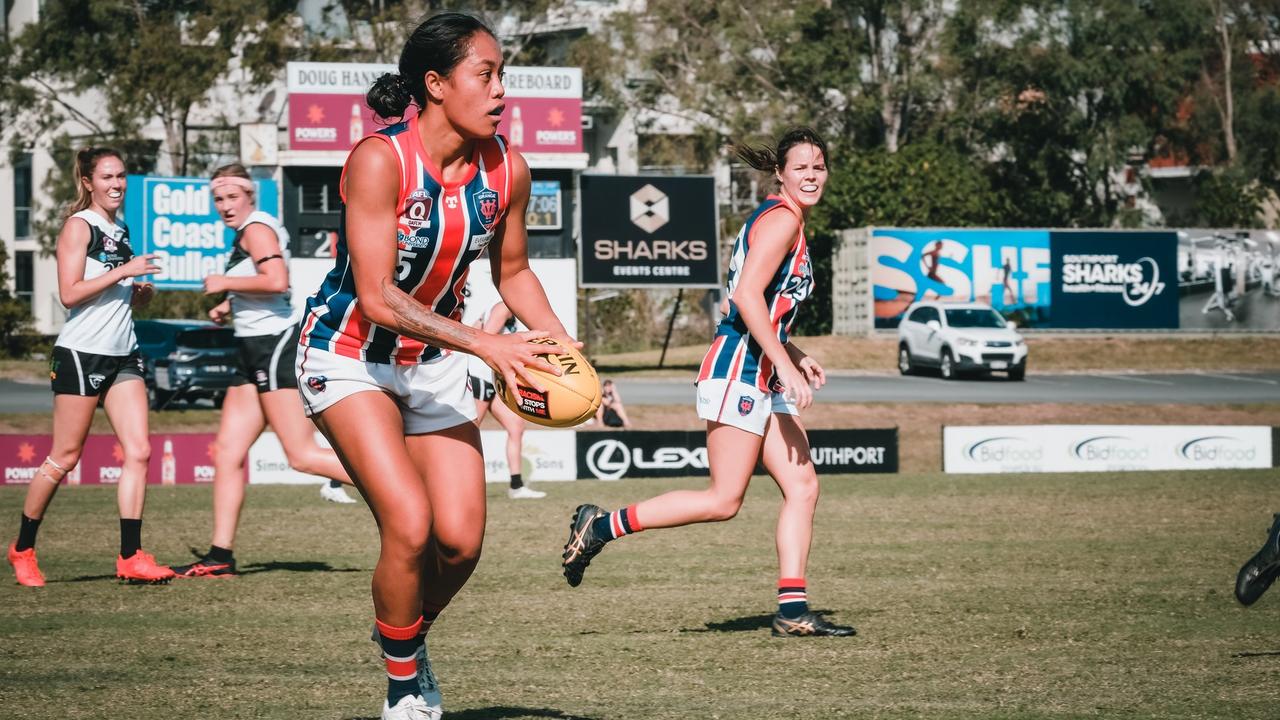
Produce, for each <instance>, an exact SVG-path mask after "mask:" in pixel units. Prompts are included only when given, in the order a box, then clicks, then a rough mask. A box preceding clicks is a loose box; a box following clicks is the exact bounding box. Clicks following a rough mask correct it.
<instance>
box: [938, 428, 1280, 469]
mask: <svg viewBox="0 0 1280 720" xmlns="http://www.w3.org/2000/svg"><path fill="white" fill-rule="evenodd" d="M942 456H943V470H944V471H945V472H948V473H1008V472H1019V473H1022V472H1100V471H1118V470H1208V469H1218V468H1269V467H1271V466H1272V457H1271V428H1270V427H1266V426H1247V425H1228V426H1199V425H1012V426H986V427H950V426H948V427H944V428H943V429H942Z"/></svg>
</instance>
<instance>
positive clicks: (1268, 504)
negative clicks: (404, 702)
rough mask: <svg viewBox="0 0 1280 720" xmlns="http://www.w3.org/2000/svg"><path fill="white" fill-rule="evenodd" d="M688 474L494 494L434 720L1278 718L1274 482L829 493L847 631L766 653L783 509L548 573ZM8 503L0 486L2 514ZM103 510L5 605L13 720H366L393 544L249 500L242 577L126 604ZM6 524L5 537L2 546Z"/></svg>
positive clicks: (831, 489)
mask: <svg viewBox="0 0 1280 720" xmlns="http://www.w3.org/2000/svg"><path fill="white" fill-rule="evenodd" d="M697 484H700V482H699V481H692V480H683V481H679V480H677V481H642V480H634V481H629V482H620V483H597V482H586V481H583V482H578V483H571V484H557V483H549V484H545V485H543V486H542V488H543V489H545V490H548V491H549V492H550V496H549V497H548V498H547V499H546V500H544V501H539V502H524V503H513V502H510V501H508V500H507V499H506V498H505V495H504V494H502V489H501V488H500V487H497V486H493V487H491V488H490V500H491V502H490V518H489V530H488V537H487V546H486V550H485V556H484V558H483V559H482V560H481V564H480V567H479V569H478V571H477V572H476V575H475V576H474V578H473V579H472V581H471V583H470V584H469V585H468V586H467V587H466V588H465V589H464V590H463V592H462V593H461V594H460V595H459V597H458V598H457V600H456V601H455V603H454V605H453V606H452V607H450V608H449V609H448V610H447V611H446V612H445V614H444V615H443V616H442V617H441V620H440V621H439V622H438V623H437V624H436V626H435V628H434V629H433V630H432V634H431V650H432V657H433V658H434V659H435V666H436V669H437V671H438V673H439V675H440V678H441V682H442V685H443V689H444V692H445V700H446V706H447V707H448V708H449V709H450V710H451V712H450V714H449V715H448V716H447V717H450V718H455V719H457V718H464V719H467V720H481V719H490V718H503V719H513V718H578V719H579V720H586V719H591V720H623V719H627V720H630V719H632V718H744V719H754V718H774V717H778V718H843V717H849V718H854V717H857V718H926V717H927V718H936V717H946V718H1083V717H1092V718H1115V717H1125V718H1174V717H1176V718H1194V717H1204V718H1208V717H1215V718H1216V717H1221V718H1264V717H1270V718H1273V717H1275V716H1276V712H1277V710H1276V697H1277V688H1278V687H1280V590H1273V591H1272V593H1271V594H1270V595H1268V596H1266V597H1264V598H1263V599H1262V600H1261V601H1260V602H1259V603H1258V604H1257V605H1256V606H1254V607H1253V608H1249V609H1244V608H1241V607H1239V606H1238V605H1236V603H1235V601H1234V599H1233V597H1232V593H1231V587H1232V581H1233V578H1234V574H1235V571H1236V569H1237V568H1238V567H1239V565H1240V563H1241V562H1243V561H1244V560H1245V559H1246V558H1247V557H1248V556H1249V555H1250V554H1251V553H1252V552H1254V550H1256V549H1257V546H1258V545H1260V544H1261V541H1262V538H1263V532H1264V530H1265V528H1266V527H1267V525H1268V524H1269V522H1270V511H1271V510H1273V509H1280V508H1276V507H1275V505H1276V498H1277V477H1276V473H1275V472H1274V471H1247V472H1244V471H1242V472H1214V473H1136V474H1091V475H1040V476H1024V477H1015V476H993V477H967V476H944V475H937V474H930V475H904V476H871V477H831V478H827V479H825V480H824V489H823V493H824V495H823V500H822V502H821V504H820V507H819V519H818V526H817V536H816V541H815V546H814V550H813V555H812V562H811V570H810V577H809V581H810V597H811V599H812V600H813V602H814V604H815V606H816V607H818V608H821V609H825V610H829V611H831V613H832V615H833V617H834V618H835V619H837V620H840V621H847V622H852V623H853V624H855V625H857V626H858V628H859V635H858V637H856V638H853V639H849V640H839V639H832V640H827V639H823V640H791V639H788V640H779V639H774V638H772V637H770V636H769V633H768V631H767V629H766V623H767V620H768V616H769V613H770V612H771V611H772V608H773V603H774V596H773V594H774V587H773V586H774V580H775V572H776V570H775V566H774V558H773V540H772V526H773V522H774V519H775V516H776V512H777V505H778V501H777V493H776V490H774V489H773V488H772V487H771V484H770V483H769V482H768V481H767V479H757V481H756V482H755V483H754V485H753V487H752V489H751V491H750V493H749V495H748V498H747V503H746V505H745V506H744V508H743V511H742V513H741V514H740V515H739V516H738V517H737V518H736V519H735V520H733V521H732V522H730V523H728V524H724V525H704V526H697V527H690V528H683V529H679V530H665V531H653V532H646V533H642V534H640V535H637V536H635V537H632V538H627V539H625V540H622V541H620V542H619V543H617V544H616V545H614V546H611V547H609V548H608V549H607V550H606V551H605V552H604V554H602V555H601V556H600V557H599V558H597V560H596V562H595V564H594V565H593V566H592V568H591V569H590V570H589V571H588V573H587V577H586V581H585V582H584V584H583V586H582V587H580V588H577V589H576V590H571V589H569V588H568V587H567V586H566V585H565V584H564V581H563V579H562V578H561V577H560V573H559V552H560V546H561V544H562V543H563V542H564V536H565V534H566V526H567V522H568V516H569V513H570V511H571V509H572V507H573V506H574V505H575V504H576V503H577V502H579V501H585V500H590V501H594V502H598V503H600V504H602V505H605V506H609V507H614V506H618V505H621V504H625V503H627V502H632V501H635V500H639V499H641V498H642V497H644V496H648V495H649V494H652V493H656V492H658V491H662V490H666V489H671V488H675V487H687V486H690V485H697ZM22 492H23V491H22V489H21V488H5V489H3V490H0V518H4V519H6V523H10V521H16V519H17V516H18V511H19V508H20V505H21V502H22ZM209 501H210V491H209V489H208V488H203V487H201V488H191V487H179V488H160V487H156V488H152V489H151V491H150V494H149V497H148V510H147V512H148V520H147V527H146V529H145V536H144V537H145V539H146V541H147V546H148V547H149V548H150V549H151V550H152V551H154V552H156V553H157V555H158V556H159V557H160V559H161V560H166V561H179V560H182V559H183V558H185V557H186V556H187V547H188V546H189V545H190V546H197V547H201V548H203V547H204V546H205V545H206V544H207V542H208V532H209V522H210V518H209ZM114 505H115V503H114V496H113V493H112V491H111V490H110V489H106V488H89V487H82V488H65V489H64V490H63V491H62V493H61V494H60V495H59V496H58V498H57V500H56V502H55V504H54V506H53V508H52V510H51V512H50V514H49V516H48V519H47V520H46V522H45V525H44V527H42V529H41V537H40V545H39V549H40V553H41V558H42V564H43V566H44V569H45V572H46V574H47V575H48V576H49V578H50V580H51V582H50V584H49V585H48V587H46V588H44V589H43V590H28V589H24V588H19V587H17V586H15V585H10V584H7V583H6V584H4V585H0V606H2V607H3V608H4V611H3V613H0V657H2V658H3V661H2V662H0V708H2V710H0V715H2V716H4V717H14V718H20V717H50V718H53V717H56V718H90V717H92V718H99V717H130V718H165V719H166V720H170V719H172V718H302V717H306V718H365V717H376V716H377V710H378V707H379V704H380V702H381V692H382V690H383V687H384V682H385V681H384V680H383V676H382V671H381V666H380V663H379V660H378V654H377V651H376V649H375V648H374V646H373V645H372V644H371V643H370V642H369V640H368V628H369V625H370V622H371V614H372V611H371V605H370V600H369V592H368V587H369V579H370V570H371V568H372V567H373V564H374V560H375V557H376V552H377V535H376V531H375V528H374V525H373V522H372V519H371V518H370V516H369V514H368V512H367V511H365V510H364V509H363V507H361V506H356V507H354V508H353V507H350V506H347V507H339V506H335V505H328V504H322V503H321V502H319V500H318V498H317V497H316V494H315V488H314V487H305V488H298V487H252V488H250V490H249V499H248V503H247V508H246V511H245V518H244V522H243V525H242V528H243V529H242V532H241V535H240V538H239V545H238V548H237V551H238V555H239V558H240V562H241V563H242V569H244V570H246V571H247V572H246V573H245V574H244V575H243V576H242V577H240V578H236V579H233V580H204V581H182V582H175V583H174V584H172V585H170V586H166V587H132V586H120V585H117V584H116V582H115V581H114V580H113V579H111V578H110V577H109V576H110V575H111V573H112V565H111V559H112V557H113V555H114V553H115V539H116V522H115V519H114V515H115V509H114ZM15 524H16V523H10V524H6V525H5V526H4V528H3V529H4V533H5V534H6V535H7V534H8V533H12V532H14V531H15V530H16V528H15V527H14V526H13V525H15Z"/></svg>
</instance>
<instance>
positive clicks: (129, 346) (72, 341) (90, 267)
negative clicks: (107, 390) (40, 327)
mask: <svg viewBox="0 0 1280 720" xmlns="http://www.w3.org/2000/svg"><path fill="white" fill-rule="evenodd" d="M77 220H79V221H82V222H84V223H85V224H87V225H88V226H89V247H88V248H87V250H86V251H85V257H84V279H85V280H92V279H94V278H96V277H100V276H102V275H104V274H105V273H109V272H111V271H112V270H114V269H116V268H118V267H120V266H121V265H124V264H125V263H127V262H129V261H130V260H132V259H133V248H132V247H131V246H130V245H129V230H128V228H126V227H125V226H124V225H122V224H121V223H119V222H118V221H117V222H111V221H109V220H107V219H106V218H104V217H102V216H101V215H99V214H98V213H96V212H94V211H92V210H81V211H80V212H78V213H76V214H75V215H72V216H71V219H68V220H67V222H76V221H77ZM132 300H133V278H131V277H127V278H124V279H123V280H121V281H120V282H118V283H116V284H114V285H111V286H109V287H108V288H107V289H105V290H103V291H102V292H100V293H98V294H97V295H95V296H93V297H91V298H89V299H87V300H85V301H84V302H82V303H80V304H79V305H77V306H75V307H73V308H70V311H69V313H68V315H67V322H66V324H65V325H63V326H62V331H61V332H59V333H58V339H57V341H56V342H55V343H54V344H55V345H58V346H61V347H64V348H67V349H69V350H78V351H80V352H86V353H93V354H95V355H110V356H116V357H121V356H125V355H128V354H129V353H131V352H133V350H134V348H136V347H137V345H138V340H137V338H136V337H135V336H134V334H133V307H132V305H131V304H130V303H131V302H132Z"/></svg>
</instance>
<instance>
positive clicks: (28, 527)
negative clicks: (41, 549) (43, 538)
mask: <svg viewBox="0 0 1280 720" xmlns="http://www.w3.org/2000/svg"><path fill="white" fill-rule="evenodd" d="M39 529H40V521H39V520H32V519H31V518H29V517H27V514H26V513H22V526H21V527H19V528H18V542H17V543H15V548H14V549H15V550H17V551H18V552H22V551H23V550H30V549H31V548H33V547H35V546H36V531H37V530H39Z"/></svg>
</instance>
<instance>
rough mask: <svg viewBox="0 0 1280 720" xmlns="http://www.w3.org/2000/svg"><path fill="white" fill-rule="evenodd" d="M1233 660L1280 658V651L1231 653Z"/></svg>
mask: <svg viewBox="0 0 1280 720" xmlns="http://www.w3.org/2000/svg"><path fill="white" fill-rule="evenodd" d="M1231 657H1233V658H1256V657H1280V650H1268V651H1262V652H1238V653H1231Z"/></svg>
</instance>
